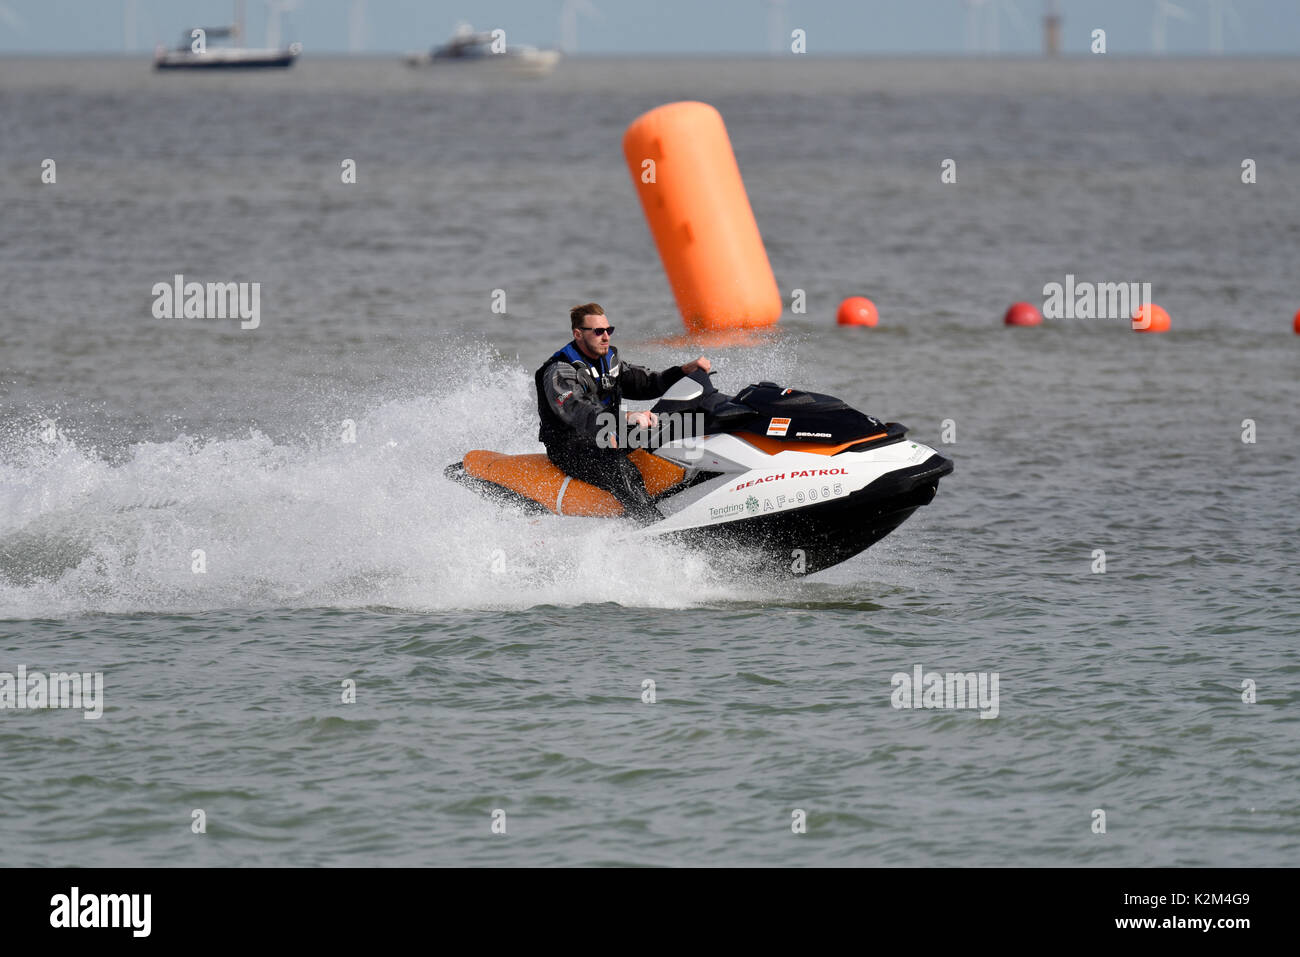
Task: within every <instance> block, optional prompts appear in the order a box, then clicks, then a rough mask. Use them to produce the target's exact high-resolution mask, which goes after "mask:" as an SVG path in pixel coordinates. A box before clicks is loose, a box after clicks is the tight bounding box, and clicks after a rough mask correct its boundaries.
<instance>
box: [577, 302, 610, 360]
mask: <svg viewBox="0 0 1300 957" xmlns="http://www.w3.org/2000/svg"><path fill="white" fill-rule="evenodd" d="M613 328H614V327H613V326H611V325H610V323H609V316H597V315H595V314H594V313H588V314H587V315H585V316H583V317H582V325H581V326H579V327H578V328H576V329H574V330H573V338H575V339H577V340H578V342H579V344H580V345H581V347H582V350H583V351H584V352H586V353H587V354H588V355H592V356H596V357H597V358H600V357H601V356H603V355H605V354H606V353H608V352H609V340H610V336H609V334H608V330H610V329H613ZM602 333H603V334H602Z"/></svg>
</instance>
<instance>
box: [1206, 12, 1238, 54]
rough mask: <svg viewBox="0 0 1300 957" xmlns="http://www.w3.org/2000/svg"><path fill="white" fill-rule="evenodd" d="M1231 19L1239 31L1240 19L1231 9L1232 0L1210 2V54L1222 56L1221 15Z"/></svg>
mask: <svg viewBox="0 0 1300 957" xmlns="http://www.w3.org/2000/svg"><path fill="white" fill-rule="evenodd" d="M1225 13H1226V14H1227V15H1228V16H1230V17H1232V19H1233V21H1234V25H1235V26H1236V29H1237V31H1238V32H1240V31H1241V17H1239V16H1237V11H1236V10H1234V9H1233V8H1232V0H1210V9H1209V16H1208V19H1209V22H1210V52H1211V53H1213V54H1215V55H1216V56H1222V55H1223V15H1224V14H1225Z"/></svg>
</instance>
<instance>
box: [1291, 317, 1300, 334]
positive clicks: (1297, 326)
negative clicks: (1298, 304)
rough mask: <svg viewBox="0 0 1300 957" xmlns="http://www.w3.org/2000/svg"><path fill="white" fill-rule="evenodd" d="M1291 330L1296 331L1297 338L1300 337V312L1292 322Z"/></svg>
mask: <svg viewBox="0 0 1300 957" xmlns="http://www.w3.org/2000/svg"><path fill="white" fill-rule="evenodd" d="M1291 328H1292V329H1294V330H1295V334H1296V335H1297V336H1300V312H1297V313H1296V314H1295V319H1293V320H1292V321H1291Z"/></svg>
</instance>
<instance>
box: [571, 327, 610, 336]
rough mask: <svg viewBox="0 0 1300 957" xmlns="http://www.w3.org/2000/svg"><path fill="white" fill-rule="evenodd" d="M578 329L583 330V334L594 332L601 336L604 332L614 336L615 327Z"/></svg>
mask: <svg viewBox="0 0 1300 957" xmlns="http://www.w3.org/2000/svg"><path fill="white" fill-rule="evenodd" d="M578 328H579V329H581V330H582V331H583V332H594V333H595V334H596V335H600V334H601V333H602V332H603V333H605V334H606V335H610V336H612V335H613V334H614V327H613V326H600V327H593V326H579V327H578Z"/></svg>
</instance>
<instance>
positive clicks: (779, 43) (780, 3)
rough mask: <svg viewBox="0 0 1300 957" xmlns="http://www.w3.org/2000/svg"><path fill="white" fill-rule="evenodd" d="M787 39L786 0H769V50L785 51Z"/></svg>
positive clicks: (774, 51) (773, 51)
mask: <svg viewBox="0 0 1300 957" xmlns="http://www.w3.org/2000/svg"><path fill="white" fill-rule="evenodd" d="M785 41H786V35H785V0H767V48H768V52H769V53H774V54H775V53H784V52H785Z"/></svg>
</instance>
